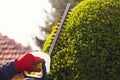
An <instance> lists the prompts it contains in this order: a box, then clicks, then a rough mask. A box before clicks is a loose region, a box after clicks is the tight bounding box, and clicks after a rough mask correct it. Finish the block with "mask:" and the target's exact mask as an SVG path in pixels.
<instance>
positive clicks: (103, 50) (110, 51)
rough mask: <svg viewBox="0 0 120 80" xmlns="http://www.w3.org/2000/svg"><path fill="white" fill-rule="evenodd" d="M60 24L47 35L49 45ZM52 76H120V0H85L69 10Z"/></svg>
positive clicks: (69, 79) (92, 79)
mask: <svg viewBox="0 0 120 80" xmlns="http://www.w3.org/2000/svg"><path fill="white" fill-rule="evenodd" d="M56 28H58V26H54V28H53V31H52V32H51V34H50V35H49V37H48V38H47V40H46V42H45V44H44V48H43V51H44V52H46V53H48V50H49V47H50V45H51V42H52V40H53V37H54V35H55V32H56ZM53 53H54V54H55V55H54V56H53V57H52V64H51V72H50V74H49V75H48V80H120V0H84V1H82V2H80V3H79V4H78V5H76V6H75V7H74V8H73V9H72V11H71V12H70V13H69V15H68V17H67V19H66V21H65V25H64V27H63V29H62V31H61V33H60V37H59V38H58V40H57V43H56V44H55V48H54V50H53Z"/></svg>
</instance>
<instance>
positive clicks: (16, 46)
mask: <svg viewBox="0 0 120 80" xmlns="http://www.w3.org/2000/svg"><path fill="white" fill-rule="evenodd" d="M28 51H32V49H31V48H30V47H25V46H23V45H22V44H20V43H17V42H16V41H15V40H13V39H10V38H9V37H8V36H4V35H2V34H1V33H0V66H1V65H2V64H4V63H6V62H8V61H11V60H14V59H16V58H18V57H20V56H21V55H23V54H24V53H25V52H28Z"/></svg>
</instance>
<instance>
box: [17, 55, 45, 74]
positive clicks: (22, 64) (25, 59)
mask: <svg viewBox="0 0 120 80" xmlns="http://www.w3.org/2000/svg"><path fill="white" fill-rule="evenodd" d="M39 62H45V60H44V59H42V58H40V57H37V56H34V55H33V54H30V53H25V54H24V55H23V56H21V57H19V58H18V59H16V60H15V67H16V70H17V71H18V72H23V71H36V70H35V69H34V65H35V64H36V63H39Z"/></svg>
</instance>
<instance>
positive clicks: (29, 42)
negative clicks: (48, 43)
mask: <svg viewBox="0 0 120 80" xmlns="http://www.w3.org/2000/svg"><path fill="white" fill-rule="evenodd" d="M79 1H80V0H76V1H74V0H0V33H1V34H2V35H6V36H8V37H9V38H11V39H14V40H15V41H16V42H18V43H21V44H22V45H24V46H29V47H32V48H33V49H34V50H41V49H42V47H43V45H44V41H45V40H46V38H47V36H48V35H49V33H50V32H51V28H52V26H53V25H55V24H56V23H57V22H58V21H59V20H60V17H61V16H62V13H63V12H64V9H65V6H66V4H67V3H68V2H69V3H72V5H73V6H74V5H75V4H77V3H78V2H79Z"/></svg>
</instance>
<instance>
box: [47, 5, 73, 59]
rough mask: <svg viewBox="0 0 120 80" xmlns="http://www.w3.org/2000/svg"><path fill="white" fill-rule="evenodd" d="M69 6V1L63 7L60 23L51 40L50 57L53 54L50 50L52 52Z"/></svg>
mask: <svg viewBox="0 0 120 80" xmlns="http://www.w3.org/2000/svg"><path fill="white" fill-rule="evenodd" d="M70 6H71V4H70V3H67V6H66V8H65V11H64V13H63V16H62V19H61V23H60V25H59V28H58V30H57V32H56V35H55V37H54V39H53V41H52V44H51V47H50V49H49V55H50V57H52V55H53V53H52V52H53V49H54V46H55V43H56V41H57V39H58V37H59V34H60V31H61V29H62V27H63V25H64V22H65V19H66V17H67V14H68V12H69V10H70Z"/></svg>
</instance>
